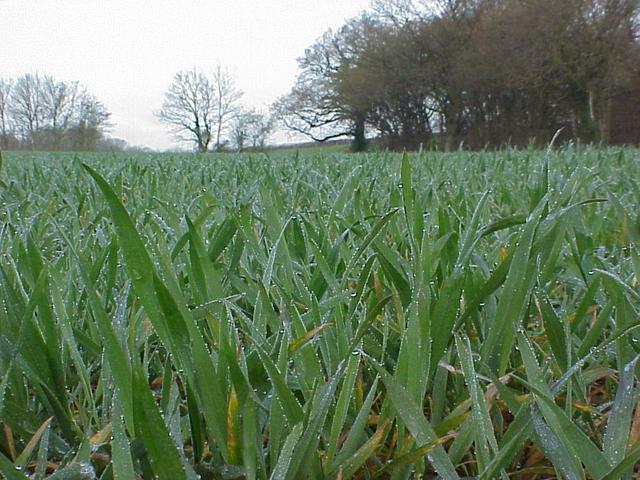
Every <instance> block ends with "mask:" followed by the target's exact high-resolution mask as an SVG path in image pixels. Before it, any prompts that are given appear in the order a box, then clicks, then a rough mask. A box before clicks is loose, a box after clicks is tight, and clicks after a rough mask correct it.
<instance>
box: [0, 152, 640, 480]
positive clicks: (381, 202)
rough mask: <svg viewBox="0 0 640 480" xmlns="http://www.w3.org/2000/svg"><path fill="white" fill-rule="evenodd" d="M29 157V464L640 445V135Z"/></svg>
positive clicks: (18, 336) (459, 456)
mask: <svg viewBox="0 0 640 480" xmlns="http://www.w3.org/2000/svg"><path fill="white" fill-rule="evenodd" d="M4 156H5V158H4V162H3V163H4V164H3V165H2V170H1V171H0V253H1V256H0V301H1V302H2V308H1V309H0V377H1V378H0V423H1V424H2V433H1V434H0V474H2V475H3V476H4V477H6V478H8V479H10V480H13V479H25V478H45V477H47V476H49V475H50V476H51V478H59V479H63V478H64V479H67V478H73V479H92V478H101V479H107V480H109V479H127V480H128V479H132V478H144V479H147V478H149V479H151V478H158V479H167V480H173V479H180V478H188V479H195V478H202V479H240V478H247V479H267V478H273V479H292V480H293V479H302V478H312V479H325V478H326V479H350V478H355V479H374V478H376V479H409V478H435V476H436V475H438V476H439V478H444V479H456V478H481V479H494V478H504V479H507V478H510V477H511V478H519V479H532V480H533V479H545V478H570V479H583V478H594V479H611V480H613V479H621V478H631V475H632V473H631V472H632V469H633V468H634V465H636V464H638V462H640V443H638V442H639V440H640V402H639V400H638V398H639V396H638V390H637V385H636V381H637V378H638V375H637V372H638V368H637V359H638V354H639V353H640V342H639V340H640V313H639V312H640V286H639V285H638V283H639V282H638V279H639V278H640V254H639V252H638V245H639V244H640V216H639V210H638V206H639V205H640V152H639V151H638V150H632V149H627V150H621V149H603V150H598V149H585V150H580V149H576V148H567V149H560V150H556V151H551V152H544V151H522V152H517V151H503V152H496V153H465V152H460V153H454V154H435V153H424V154H419V155H418V154H415V155H409V156H408V157H405V158H404V159H403V157H402V156H401V155H398V154H383V153H380V154H359V155H349V154H345V153H342V152H336V153H332V152H327V151H323V152H322V153H319V154H315V153H314V152H313V151H311V150H305V151H303V152H300V154H299V155H295V153H294V152H290V153H288V152H278V154H277V155H276V154H268V155H265V154H255V155H231V154H225V155H201V156H195V155H187V154H183V155H172V154H161V155H159V154H135V155H128V154H115V155H114V154H78V155H74V154H31V153H19V154H18V153H5V154H4ZM83 164H86V165H87V166H83ZM420 475H422V477H420Z"/></svg>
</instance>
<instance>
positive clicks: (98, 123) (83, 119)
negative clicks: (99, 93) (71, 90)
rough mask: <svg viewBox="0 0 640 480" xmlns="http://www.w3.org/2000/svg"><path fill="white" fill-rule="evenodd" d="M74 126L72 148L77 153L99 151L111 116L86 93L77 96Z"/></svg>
mask: <svg viewBox="0 0 640 480" xmlns="http://www.w3.org/2000/svg"><path fill="white" fill-rule="evenodd" d="M75 103H76V108H75V113H74V119H73V126H72V127H71V128H70V132H69V133H70V136H71V141H72V148H73V149H74V150H77V151H94V150H97V148H98V144H99V142H100V140H101V139H102V138H103V136H104V131H105V130H106V129H107V128H108V127H109V123H108V121H109V117H110V116H111V114H110V113H109V112H108V111H107V109H106V108H105V107H104V105H103V104H102V103H101V102H100V101H98V99H97V98H96V97H94V96H93V95H91V94H90V93H88V92H86V91H84V90H83V91H80V92H79V93H78V94H77V99H76V102H75Z"/></svg>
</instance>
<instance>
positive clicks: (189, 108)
mask: <svg viewBox="0 0 640 480" xmlns="http://www.w3.org/2000/svg"><path fill="white" fill-rule="evenodd" d="M241 96H242V92H241V91H239V90H238V89H237V88H236V86H235V82H234V80H233V77H231V75H229V73H228V72H227V70H225V69H223V68H222V67H220V66H218V67H216V69H215V70H214V72H213V74H212V75H211V77H207V76H206V75H205V74H204V73H202V72H201V71H199V70H196V69H195V68H194V69H192V70H187V71H183V72H178V73H176V75H175V76H174V78H173V83H172V84H171V86H170V87H169V90H168V91H167V93H166V94H165V98H164V103H163V104H162V108H161V109H160V111H159V112H158V113H157V114H156V115H157V117H158V118H159V119H160V120H161V121H163V122H164V123H166V124H168V125H169V126H170V128H171V129H172V131H173V132H174V134H175V136H176V138H177V139H178V140H179V141H188V142H193V143H194V144H195V146H196V149H197V150H198V151H199V152H206V151H207V150H208V149H209V145H210V144H211V142H212V140H213V141H214V146H215V149H216V150H219V149H220V145H221V138H222V133H223V131H224V129H225V126H226V123H227V122H228V121H229V120H230V119H231V118H232V117H233V116H234V115H235V114H236V113H237V112H238V100H239V99H240V97H241Z"/></svg>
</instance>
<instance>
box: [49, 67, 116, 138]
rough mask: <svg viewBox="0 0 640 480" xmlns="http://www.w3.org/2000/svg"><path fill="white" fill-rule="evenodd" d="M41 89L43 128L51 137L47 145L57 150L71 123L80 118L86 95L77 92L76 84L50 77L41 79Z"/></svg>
mask: <svg viewBox="0 0 640 480" xmlns="http://www.w3.org/2000/svg"><path fill="white" fill-rule="evenodd" d="M41 88H42V109H43V121H44V122H45V125H44V128H45V130H46V132H47V133H48V134H49V136H50V137H51V138H50V141H48V142H47V143H48V144H49V145H50V148H53V149H54V150H59V149H60V148H61V146H62V142H63V140H64V136H65V135H66V133H68V131H69V128H70V127H71V125H72V122H73V121H74V120H76V119H78V117H79V115H78V114H79V113H80V116H81V112H80V111H81V110H82V108H83V105H82V100H85V99H83V98H82V97H83V96H86V93H85V92H81V91H80V90H79V87H78V82H58V81H56V80H55V79H54V78H53V77H50V76H45V77H43V78H42V80H41ZM79 97H80V98H79ZM74 117H75V118H74ZM105 120H106V119H105Z"/></svg>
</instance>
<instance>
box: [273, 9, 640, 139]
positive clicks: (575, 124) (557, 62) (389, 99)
mask: <svg viewBox="0 0 640 480" xmlns="http://www.w3.org/2000/svg"><path fill="white" fill-rule="evenodd" d="M638 11H639V0H527V1H526V2H524V1H522V0H424V1H411V0H378V1H376V2H374V4H373V9H372V10H371V11H368V12H365V13H363V14H362V15H361V16H359V17H357V18H354V19H352V20H349V21H348V22H346V24H345V25H344V26H342V27H341V28H339V29H338V30H335V31H333V30H329V31H327V32H326V33H325V34H324V35H323V36H322V37H321V38H320V39H319V40H318V41H317V42H316V43H314V44H313V45H311V46H310V47H309V48H307V49H306V50H305V53H304V55H303V56H302V57H301V58H300V59H299V66H300V74H299V76H298V78H297V81H296V83H295V85H294V87H293V88H292V90H291V91H290V93H288V94H287V95H285V96H284V97H282V98H280V99H279V100H278V101H277V102H276V104H275V106H274V108H275V111H276V112H277V114H278V118H279V119H280V120H281V121H282V122H283V123H284V125H285V126H287V127H288V128H289V129H291V130H293V131H296V132H299V133H302V134H304V135H306V136H308V137H310V138H312V139H314V140H317V141H326V140H328V139H333V138H338V137H351V138H352V139H353V143H352V146H353V149H354V150H362V149H364V147H365V145H366V143H367V139H368V138H371V137H375V138H376V139H377V140H378V141H380V142H382V143H383V145H384V146H386V147H389V148H392V149H401V148H408V149H414V148H419V147H420V146H421V145H422V146H426V147H428V146H437V147H440V148H444V149H453V148H458V147H459V146H460V145H461V144H464V145H466V146H469V147H472V148H483V147H500V146H505V145H515V146H524V145H527V144H529V143H530V142H535V143H536V144H544V143H546V142H548V141H549V140H550V139H551V138H552V137H553V136H554V134H555V133H556V132H557V131H558V130H561V134H560V135H561V138H562V139H564V140H567V141H568V140H573V141H581V142H604V143H607V142H616V143H638V141H640V115H639V113H638V112H639V111H640V44H639V42H638Z"/></svg>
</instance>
